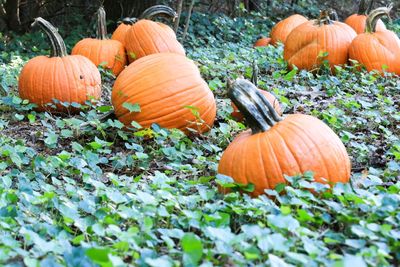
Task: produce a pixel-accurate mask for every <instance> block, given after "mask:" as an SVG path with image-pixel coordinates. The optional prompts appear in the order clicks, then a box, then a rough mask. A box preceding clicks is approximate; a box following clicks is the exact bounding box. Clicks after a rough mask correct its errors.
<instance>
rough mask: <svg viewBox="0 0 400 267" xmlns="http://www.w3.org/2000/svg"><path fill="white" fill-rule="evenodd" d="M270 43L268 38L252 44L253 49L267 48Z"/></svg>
mask: <svg viewBox="0 0 400 267" xmlns="http://www.w3.org/2000/svg"><path fill="white" fill-rule="evenodd" d="M270 43H271V38H269V37H261V38H259V39H258V40H257V41H256V42H255V43H254V45H253V47H259V46H267V45H269V44H270Z"/></svg>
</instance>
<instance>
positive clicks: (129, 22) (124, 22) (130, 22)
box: [118, 17, 137, 25]
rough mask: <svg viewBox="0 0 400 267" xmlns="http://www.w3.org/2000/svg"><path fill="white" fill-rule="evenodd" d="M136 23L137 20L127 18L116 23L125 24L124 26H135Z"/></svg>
mask: <svg viewBox="0 0 400 267" xmlns="http://www.w3.org/2000/svg"><path fill="white" fill-rule="evenodd" d="M136 21H137V18H129V17H127V18H123V19H122V20H121V21H118V23H120V24H121V23H123V24H126V25H133V24H135V23H136Z"/></svg>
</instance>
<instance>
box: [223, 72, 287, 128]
mask: <svg viewBox="0 0 400 267" xmlns="http://www.w3.org/2000/svg"><path fill="white" fill-rule="evenodd" d="M228 96H229V97H230V99H231V100H232V102H233V103H234V104H235V105H236V106H237V107H238V109H239V111H240V113H242V114H243V116H244V117H245V119H246V122H247V124H248V125H249V126H250V128H251V130H252V133H253V134H256V133H260V132H265V131H268V130H269V129H270V128H271V127H273V126H274V125H275V124H276V123H278V122H279V121H281V120H282V118H281V117H280V116H279V114H278V113H277V112H276V111H275V109H274V107H273V106H272V105H271V104H270V103H269V101H268V100H267V98H265V96H264V95H263V94H262V93H260V92H259V90H258V89H257V87H256V86H255V85H254V84H252V83H251V82H249V81H248V80H245V79H237V80H236V81H235V82H234V83H233V85H232V86H231V88H230V89H229V91H228Z"/></svg>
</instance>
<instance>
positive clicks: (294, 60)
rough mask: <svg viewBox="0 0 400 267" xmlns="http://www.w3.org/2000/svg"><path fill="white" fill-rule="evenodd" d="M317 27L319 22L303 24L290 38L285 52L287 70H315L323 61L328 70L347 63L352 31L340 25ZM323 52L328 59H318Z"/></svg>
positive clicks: (354, 35)
mask: <svg viewBox="0 0 400 267" xmlns="http://www.w3.org/2000/svg"><path fill="white" fill-rule="evenodd" d="M319 23H320V22H319V21H318V20H312V21H308V22H305V23H303V24H301V25H300V26H298V27H296V28H295V29H294V30H293V31H292V32H291V33H290V34H289V36H288V38H287V40H286V42H285V48H284V59H285V60H286V61H287V62H288V64H289V67H293V66H297V67H298V68H299V69H306V70H314V69H315V68H318V67H319V66H320V65H321V63H322V62H323V60H328V61H329V65H330V66H331V67H333V66H335V65H343V64H346V63H347V61H348V58H349V47H350V44H351V42H352V41H353V39H354V38H355V37H356V36H357V34H356V33H355V31H354V30H353V29H352V28H351V27H350V26H348V25H347V24H345V23H342V22H337V21H331V22H330V24H322V25H319ZM325 52H327V53H328V55H327V56H326V57H321V55H322V54H323V53H325Z"/></svg>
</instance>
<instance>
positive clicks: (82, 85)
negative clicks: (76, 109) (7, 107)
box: [18, 55, 101, 111]
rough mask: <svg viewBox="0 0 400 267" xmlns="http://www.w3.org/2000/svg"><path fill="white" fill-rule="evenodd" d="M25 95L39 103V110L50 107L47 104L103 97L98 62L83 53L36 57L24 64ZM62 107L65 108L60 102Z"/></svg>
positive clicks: (22, 83)
mask: <svg viewBox="0 0 400 267" xmlns="http://www.w3.org/2000/svg"><path fill="white" fill-rule="evenodd" d="M18 88H19V95H20V97H21V98H22V99H28V100H29V102H31V103H35V104H37V105H38V110H40V111H43V110H46V109H49V107H46V104H50V103H54V101H53V100H54V99H57V100H58V101H61V102H69V103H72V102H76V103H78V104H84V103H85V101H86V100H90V99H99V98H100V96H101V77H100V73H99V71H98V69H97V68H96V66H95V65H94V64H93V63H92V62H90V60H89V59H87V58H85V57H83V56H79V55H77V56H65V57H51V58H49V57H47V56H38V57H35V58H32V59H31V60H29V61H28V63H26V64H25V66H24V67H23V68H22V71H21V74H20V76H19V82H18ZM56 107H57V108H56V109H57V110H58V111H64V110H65V108H64V107H63V106H62V105H60V104H56Z"/></svg>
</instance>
